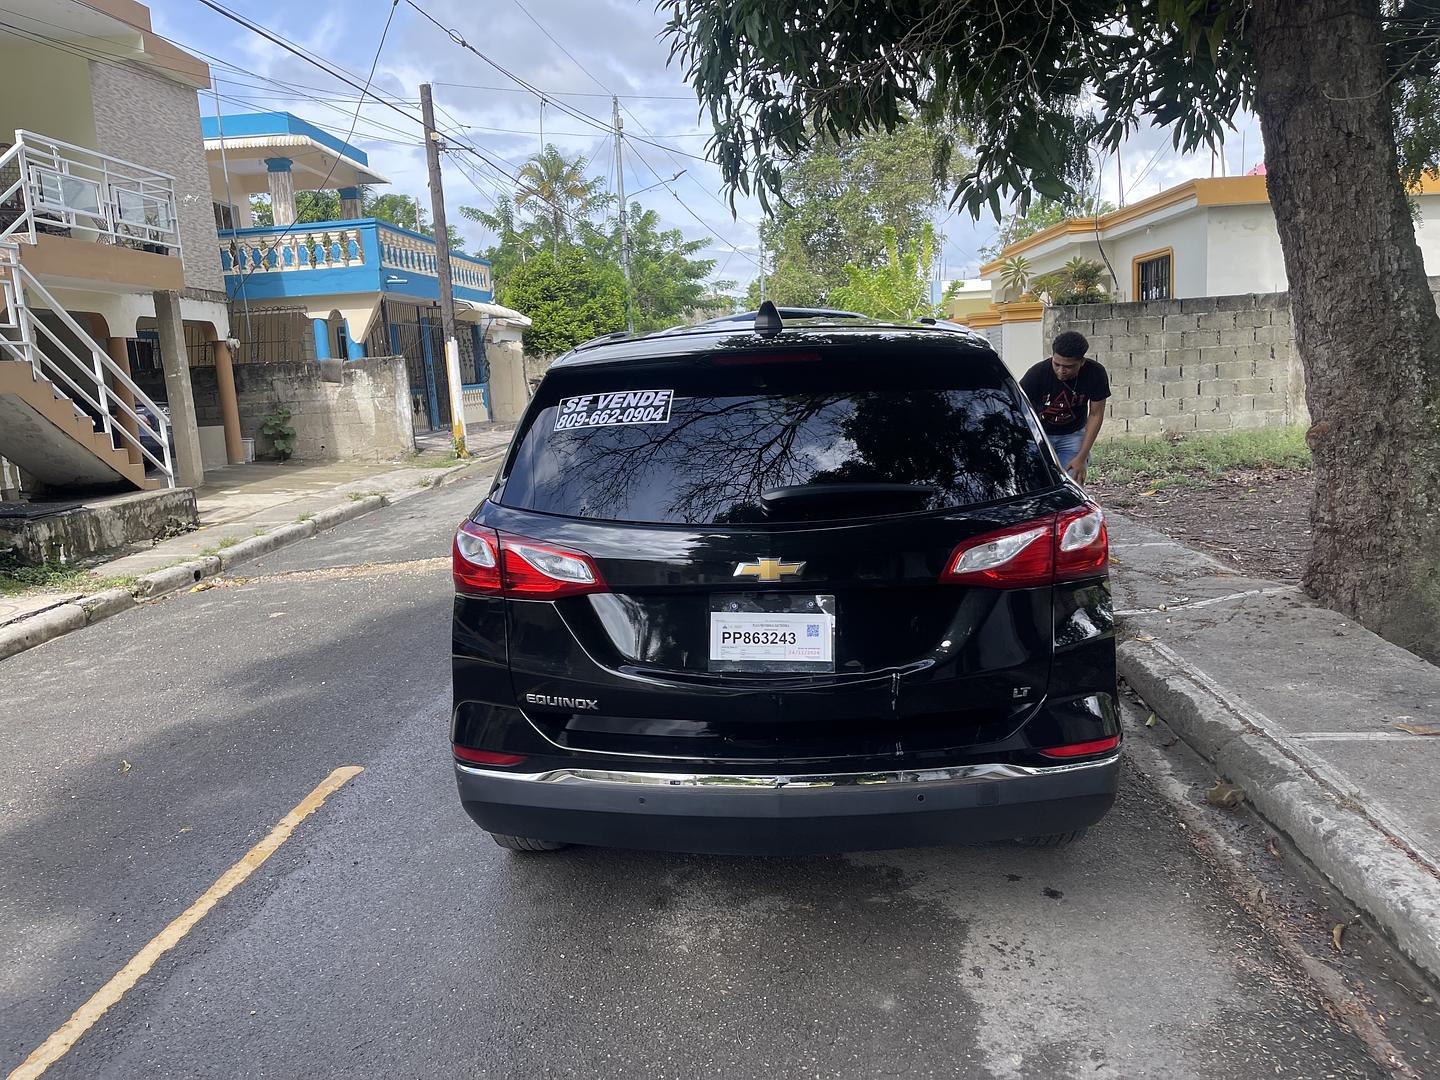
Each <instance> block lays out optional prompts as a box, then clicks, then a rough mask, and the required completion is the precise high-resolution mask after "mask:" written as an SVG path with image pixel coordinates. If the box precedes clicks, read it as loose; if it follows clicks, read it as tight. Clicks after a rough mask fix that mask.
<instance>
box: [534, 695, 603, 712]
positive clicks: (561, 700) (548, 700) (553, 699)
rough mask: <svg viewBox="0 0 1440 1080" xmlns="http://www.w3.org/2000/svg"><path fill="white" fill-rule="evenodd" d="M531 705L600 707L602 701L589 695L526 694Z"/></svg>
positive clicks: (570, 707) (578, 707) (569, 707)
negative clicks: (588, 696)
mask: <svg viewBox="0 0 1440 1080" xmlns="http://www.w3.org/2000/svg"><path fill="white" fill-rule="evenodd" d="M525 700H526V701H527V702H529V703H530V704H531V705H549V706H551V707H552V708H556V709H591V710H594V709H598V708H600V702H599V701H597V700H596V699H595V698H587V697H558V696H556V695H555V694H526V695H525Z"/></svg>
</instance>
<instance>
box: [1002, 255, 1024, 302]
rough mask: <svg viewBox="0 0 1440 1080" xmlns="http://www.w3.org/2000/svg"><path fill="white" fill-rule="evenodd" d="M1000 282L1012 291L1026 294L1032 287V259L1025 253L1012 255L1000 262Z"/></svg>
mask: <svg viewBox="0 0 1440 1080" xmlns="http://www.w3.org/2000/svg"><path fill="white" fill-rule="evenodd" d="M1000 284H1001V285H1003V286H1005V288H1006V289H1007V290H1009V291H1011V292H1014V293H1017V294H1019V295H1022V296H1023V295H1024V294H1025V293H1026V292H1028V291H1029V289H1030V260H1029V259H1027V258H1025V256H1024V255H1011V256H1010V258H1008V259H1006V260H1005V261H1004V262H1002V263H1001V264H1000Z"/></svg>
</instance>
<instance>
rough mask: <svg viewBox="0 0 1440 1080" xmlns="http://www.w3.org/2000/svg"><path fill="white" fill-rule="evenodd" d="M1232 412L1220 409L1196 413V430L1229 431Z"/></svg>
mask: <svg viewBox="0 0 1440 1080" xmlns="http://www.w3.org/2000/svg"><path fill="white" fill-rule="evenodd" d="M1230 427H1231V425H1230V414H1229V413H1228V412H1224V411H1222V410H1218V409H1212V410H1210V411H1208V412H1197V413H1195V430H1196V431H1229V430H1230Z"/></svg>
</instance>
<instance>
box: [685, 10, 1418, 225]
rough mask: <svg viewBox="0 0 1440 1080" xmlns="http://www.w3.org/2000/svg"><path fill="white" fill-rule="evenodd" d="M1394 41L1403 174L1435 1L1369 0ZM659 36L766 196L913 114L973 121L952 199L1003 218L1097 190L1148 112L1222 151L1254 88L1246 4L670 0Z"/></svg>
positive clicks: (726, 148) (731, 174) (1189, 143)
mask: <svg viewBox="0 0 1440 1080" xmlns="http://www.w3.org/2000/svg"><path fill="white" fill-rule="evenodd" d="M1373 6H1374V8H1375V9H1376V12H1375V17H1376V18H1377V19H1378V20H1379V23H1380V29H1381V33H1382V34H1383V35H1384V37H1385V40H1386V42H1387V44H1388V55H1387V66H1388V68H1389V74H1390V77H1391V80H1392V81H1391V82H1389V83H1388V84H1387V85H1388V86H1389V91H1390V95H1391V100H1392V104H1393V107H1394V114H1395V120H1396V130H1397V132H1398V134H1399V144H1400V164H1401V169H1402V172H1403V173H1404V174H1405V176H1406V177H1407V178H1411V179H1413V178H1414V177H1416V176H1418V175H1420V174H1421V173H1422V172H1425V171H1432V172H1433V171H1434V170H1435V169H1436V163H1437V157H1440V109H1437V105H1440V86H1437V82H1436V73H1437V66H1440V49H1437V48H1436V44H1435V43H1436V41H1437V38H1440V35H1437V22H1440V19H1437V16H1436V15H1435V10H1434V5H1433V4H1422V3H1417V2H1410V0H1405V2H1400V0H1387V2H1386V3H1383V4H1376V5H1373ZM660 7H661V8H662V9H664V10H666V11H668V13H669V22H668V25H667V26H666V29H665V34H666V36H668V37H669V38H670V42H671V53H672V57H673V58H674V59H676V60H678V61H679V63H680V64H681V65H682V66H683V68H684V70H685V75H686V79H687V80H688V81H689V83H690V84H691V85H692V86H693V87H694V88H695V90H696V92H697V93H698V95H699V97H700V102H701V105H702V107H703V108H704V109H705V110H707V111H708V112H709V113H710V114H711V117H712V119H713V121H714V125H715V131H716V141H715V144H714V151H713V157H714V158H715V160H716V161H718V162H719V164H720V167H721V170H722V172H723V174H724V177H725V179H726V181H727V182H728V183H729V184H731V185H732V187H733V188H734V189H735V190H738V191H742V192H746V193H750V192H755V193H756V194H758V195H759V196H760V198H761V199H762V201H763V202H765V203H766V205H769V204H770V203H771V202H772V201H773V195H774V194H776V193H781V192H783V190H784V183H783V181H784V174H785V170H786V168H787V166H788V163H789V162H790V161H791V160H793V159H794V158H795V157H796V156H797V155H799V154H803V153H805V152H806V151H807V149H808V148H809V147H810V145H811V144H812V142H813V141H814V134H813V133H815V132H817V131H818V132H823V133H824V135H825V136H826V137H828V138H835V139H848V138H854V137H860V136H864V135H867V134H870V133H874V132H894V131H896V130H897V129H899V128H900V127H902V126H903V125H904V123H905V121H906V119H907V118H908V116H910V115H911V114H918V115H919V116H921V117H922V118H925V119H929V120H937V121H939V120H944V121H949V122H954V123H960V124H963V125H965V127H966V129H968V131H969V132H970V134H971V137H972V139H971V141H972V144H973V146H974V147H975V159H974V163H973V168H964V169H951V168H949V161H950V158H949V151H950V150H951V149H952V148H953V146H954V145H955V142H956V138H955V137H954V136H946V137H945V138H942V140H941V141H940V142H939V143H938V144H937V154H936V158H935V162H936V173H937V177H938V178H939V179H940V180H941V181H942V182H945V181H946V180H947V179H949V178H953V179H956V180H958V184H957V188H956V192H955V197H956V200H957V201H958V202H959V203H960V204H961V205H963V206H964V207H965V208H966V209H968V210H969V211H970V212H971V213H973V214H975V215H976V216H978V215H979V212H980V210H981V209H982V208H983V207H985V206H986V205H988V206H989V207H990V209H991V211H992V213H993V215H994V217H995V218H996V219H997V220H999V219H1000V217H1001V207H1002V204H1003V201H1004V199H1005V198H1006V197H1007V196H1014V197H1015V198H1016V200H1017V202H1018V203H1019V209H1020V210H1021V212H1022V213H1023V212H1024V210H1025V209H1026V208H1027V207H1028V205H1029V202H1030V200H1031V199H1032V198H1040V199H1050V200H1056V201H1064V200H1067V199H1072V198H1074V197H1076V195H1078V194H1079V193H1081V192H1084V191H1086V190H1087V189H1088V185H1087V180H1088V179H1089V177H1090V176H1091V173H1092V169H1093V165H1092V163H1091V158H1090V154H1091V151H1092V148H1093V147H1095V146H1096V145H1099V146H1101V147H1104V148H1107V149H1113V148H1114V147H1115V146H1117V145H1118V144H1119V143H1120V141H1121V140H1122V139H1123V138H1124V136H1125V135H1126V133H1127V132H1129V131H1132V130H1134V129H1135V128H1136V127H1137V126H1140V125H1142V124H1144V123H1145V122H1147V121H1148V122H1150V123H1153V124H1154V125H1156V126H1159V127H1166V128H1169V129H1170V131H1171V136H1172V141H1173V143H1174V145H1175V146H1176V148H1177V149H1180V150H1184V151H1190V150H1196V149H1200V148H1203V147H1212V148H1218V146H1219V145H1220V143H1221V142H1222V140H1223V139H1224V136H1225V133H1226V131H1227V130H1230V129H1231V126H1232V118H1233V117H1234V116H1235V114H1236V113H1237V112H1238V111H1239V110H1241V109H1243V108H1249V107H1250V106H1251V103H1252V98H1253V95H1254V91H1255V77H1256V72H1255V58H1254V52H1253V49H1252V47H1251V41H1250V33H1249V30H1250V20H1251V19H1252V17H1253V16H1252V5H1251V4H1250V3H1249V2H1247V0H1155V2H1153V3H1138V2H1132V3H1117V2H1114V0H1074V2H1072V3H1068V4H1066V5H1065V7H1064V10H1063V17H1061V16H1060V15H1057V13H1056V11H1055V10H1054V9H1053V8H1052V6H1051V5H1047V4H1023V5H1008V6H997V5H996V4H995V3H994V2H993V0H949V2H948V3H944V4H895V3H888V2H885V0H798V2H796V3H794V4H791V5H790V6H789V7H787V8H786V9H785V15H784V17H783V18H780V17H777V16H776V11H775V8H774V5H773V3H772V0H660Z"/></svg>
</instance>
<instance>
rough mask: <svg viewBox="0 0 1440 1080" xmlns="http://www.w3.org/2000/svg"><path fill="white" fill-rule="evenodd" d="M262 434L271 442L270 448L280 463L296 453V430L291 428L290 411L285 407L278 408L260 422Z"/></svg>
mask: <svg viewBox="0 0 1440 1080" xmlns="http://www.w3.org/2000/svg"><path fill="white" fill-rule="evenodd" d="M260 434H261V435H264V436H265V437H266V438H267V439H269V440H270V446H271V448H272V449H273V450H274V451H275V456H276V458H278V459H279V460H280V461H285V460H287V459H288V458H289V457H290V455H291V454H293V453H294V452H295V429H294V428H293V427H291V426H290V410H289V409H287V408H285V406H283V405H279V406H276V408H275V411H274V412H272V413H268V414H267V415H266V416H265V419H263V420H262V421H260Z"/></svg>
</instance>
